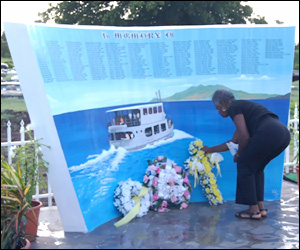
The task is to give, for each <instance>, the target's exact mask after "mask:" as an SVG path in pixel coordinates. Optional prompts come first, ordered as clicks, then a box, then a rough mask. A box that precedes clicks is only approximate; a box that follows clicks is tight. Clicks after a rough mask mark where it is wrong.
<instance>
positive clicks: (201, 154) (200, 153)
mask: <svg viewBox="0 0 300 250" xmlns="http://www.w3.org/2000/svg"><path fill="white" fill-rule="evenodd" d="M197 155H198V156H199V157H200V158H201V157H202V156H203V155H204V153H203V151H202V150H199V151H198V153H197Z"/></svg>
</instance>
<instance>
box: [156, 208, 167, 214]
mask: <svg viewBox="0 0 300 250" xmlns="http://www.w3.org/2000/svg"><path fill="white" fill-rule="evenodd" d="M157 212H160V213H164V212H167V208H165V207H160V208H159V209H158V210H157Z"/></svg>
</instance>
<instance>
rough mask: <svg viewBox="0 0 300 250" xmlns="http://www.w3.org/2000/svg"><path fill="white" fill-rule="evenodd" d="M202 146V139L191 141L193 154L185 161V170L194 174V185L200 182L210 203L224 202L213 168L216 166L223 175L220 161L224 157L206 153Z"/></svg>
mask: <svg viewBox="0 0 300 250" xmlns="http://www.w3.org/2000/svg"><path fill="white" fill-rule="evenodd" d="M202 147H203V143H202V141H201V140H200V139H197V140H196V141H193V142H191V143H190V145H189V148H188V151H189V153H190V155H191V156H190V157H189V158H188V159H187V160H186V161H185V162H184V166H185V170H186V171H187V172H188V173H189V174H190V175H193V176H194V178H195V180H194V187H196V186H197V184H198V182H200V185H201V186H202V187H203V192H204V194H205V196H206V198H207V199H208V202H209V204H210V205H217V204H222V203H223V197H222V194H221V192H220V190H219V189H218V185H217V180H216V177H215V175H214V173H212V171H211V170H212V168H213V167H216V168H217V169H218V175H221V170H220V166H219V162H220V161H222V160H224V158H223V157H222V155H221V154H219V153H213V154H207V155H205V154H204V151H203V150H201V148H202Z"/></svg>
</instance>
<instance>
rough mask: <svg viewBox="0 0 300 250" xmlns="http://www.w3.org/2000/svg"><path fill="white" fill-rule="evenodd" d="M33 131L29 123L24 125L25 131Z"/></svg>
mask: <svg viewBox="0 0 300 250" xmlns="http://www.w3.org/2000/svg"><path fill="white" fill-rule="evenodd" d="M31 130H33V125H32V124H31V123H29V124H27V125H26V131H31Z"/></svg>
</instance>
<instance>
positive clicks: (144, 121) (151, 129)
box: [106, 103, 174, 151]
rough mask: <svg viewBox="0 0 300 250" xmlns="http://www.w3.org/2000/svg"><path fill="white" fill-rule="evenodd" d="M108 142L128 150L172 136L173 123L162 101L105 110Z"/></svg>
mask: <svg viewBox="0 0 300 250" xmlns="http://www.w3.org/2000/svg"><path fill="white" fill-rule="evenodd" d="M106 113H107V114H108V119H109V122H108V132H109V141H110V144H111V145H113V146H114V147H115V148H118V147H123V148H125V149H126V150H128V151H131V150H137V149H140V148H143V147H145V146H146V145H148V144H153V143H154V142H155V141H158V140H162V139H168V138H171V137H172V136H173V129H174V123H173V121H172V120H171V118H169V117H168V116H167V115H166V114H165V112H164V109H163V103H153V104H145V105H136V106H130V107H123V108H118V109H112V110H108V111H106Z"/></svg>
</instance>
